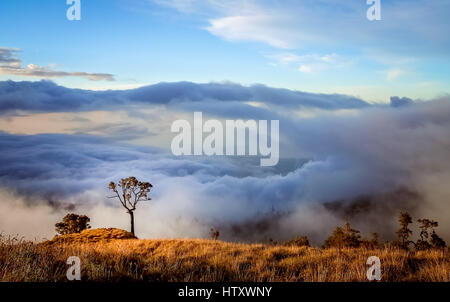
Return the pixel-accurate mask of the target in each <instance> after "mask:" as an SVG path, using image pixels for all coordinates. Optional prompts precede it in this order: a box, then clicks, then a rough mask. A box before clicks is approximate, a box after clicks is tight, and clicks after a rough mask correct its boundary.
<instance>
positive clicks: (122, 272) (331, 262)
mask: <svg viewBox="0 0 450 302" xmlns="http://www.w3.org/2000/svg"><path fill="white" fill-rule="evenodd" d="M89 232H90V233H89ZM102 233H103V234H102ZM126 233H127V232H124V231H119V230H111V229H109V230H106V231H105V230H103V231H102V230H90V231H88V232H87V233H84V234H83V235H80V234H78V236H75V237H74V238H75V242H70V243H69V242H68V240H62V239H54V240H53V241H52V242H46V243H42V244H32V243H26V242H16V241H14V240H7V239H3V240H1V242H0V280H1V281H66V280H67V279H66V270H67V268H68V265H67V264H66V260H67V258H68V257H69V256H78V257H80V259H81V265H82V273H81V276H82V280H84V281H123V280H131V281H187V282H190V281H225V282H226V281H275V282H277V281H367V279H366V271H367V269H368V265H366V261H367V258H368V257H370V256H378V257H379V258H380V259H381V269H382V281H427V282H434V281H445V282H448V281H449V272H450V261H449V260H450V255H449V254H448V252H446V254H444V253H443V252H442V251H426V252H417V253H407V252H405V251H402V250H398V249H394V248H383V249H376V250H367V249H362V248H361V249H342V250H337V249H320V248H313V247H292V246H270V245H263V244H240V243H228V242H221V241H213V240H201V239H177V240H139V239H126V240H124V239H114V236H119V237H120V238H129V237H127V235H126ZM93 234H96V235H95V236H93ZM112 234H115V235H114V236H113V235H112ZM120 234H122V235H120ZM89 236H91V237H92V238H91V240H85V238H82V237H89ZM124 236H125V237H124ZM66 239H67V237H66Z"/></svg>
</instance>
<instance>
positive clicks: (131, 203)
mask: <svg viewBox="0 0 450 302" xmlns="http://www.w3.org/2000/svg"><path fill="white" fill-rule="evenodd" d="M152 187H153V186H152V184H151V183H149V182H141V181H139V180H137V179H136V177H133V176H131V177H128V178H122V179H121V180H120V181H119V182H118V183H117V184H116V183H115V182H113V181H111V182H110V183H109V189H110V190H111V191H113V192H114V193H115V194H116V195H114V196H110V197H109V198H117V199H118V200H119V201H120V203H121V204H122V206H123V207H124V208H125V209H126V210H127V213H128V214H130V221H131V233H132V234H133V235H134V211H135V210H136V206H137V204H138V203H139V202H140V201H145V200H151V198H150V197H148V194H149V193H150V189H151V188H152Z"/></svg>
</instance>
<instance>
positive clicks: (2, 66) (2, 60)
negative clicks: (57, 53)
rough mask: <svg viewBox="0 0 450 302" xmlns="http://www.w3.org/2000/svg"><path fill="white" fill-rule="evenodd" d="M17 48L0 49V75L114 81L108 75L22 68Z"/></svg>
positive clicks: (111, 76)
mask: <svg viewBox="0 0 450 302" xmlns="http://www.w3.org/2000/svg"><path fill="white" fill-rule="evenodd" d="M19 51H20V50H19V49H17V48H5V47H0V74H5V75H15V76H23V77H36V78H59V77H82V78H85V79H88V80H90V81H114V76H113V75H112V74H108V73H89V72H80V71H75V72H66V71H58V70H54V69H53V68H52V67H51V66H48V67H44V66H39V65H36V64H28V65H27V66H22V60H20V59H19V57H18V56H17V55H18V52H19Z"/></svg>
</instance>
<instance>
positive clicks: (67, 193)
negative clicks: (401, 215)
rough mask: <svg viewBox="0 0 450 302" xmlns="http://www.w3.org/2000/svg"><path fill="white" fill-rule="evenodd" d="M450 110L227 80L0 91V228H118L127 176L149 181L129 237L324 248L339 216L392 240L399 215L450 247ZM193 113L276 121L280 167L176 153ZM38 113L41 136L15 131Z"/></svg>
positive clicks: (48, 233)
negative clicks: (117, 188)
mask: <svg viewBox="0 0 450 302" xmlns="http://www.w3.org/2000/svg"><path fill="white" fill-rule="evenodd" d="M449 101H450V99H449V97H448V96H443V97H441V98H439V99H434V100H427V101H423V100H415V101H413V100H410V99H408V98H398V97H393V98H391V103H390V104H385V105H383V104H370V103H368V102H365V101H364V100H362V99H359V98H356V97H350V96H345V95H326V94H312V93H304V92H297V91H291V90H286V89H276V88H270V87H266V86H263V85H254V86H248V87H247V86H242V85H239V84H235V83H209V84H195V83H190V82H180V83H160V84H156V85H150V86H146V87H142V88H137V89H132V90H124V91H112V90H110V91H88V90H80V89H69V88H65V87H61V86H58V85H56V84H54V83H53V82H49V81H39V82H13V81H6V82H0V125H3V127H4V129H2V130H3V132H1V133H0V181H1V189H0V197H1V199H0V208H1V210H0V230H1V231H3V232H4V233H7V234H20V235H23V236H25V237H27V238H37V239H41V238H50V237H52V236H53V235H54V228H53V225H54V223H56V222H57V221H58V220H60V219H61V218H62V217H63V216H64V215H65V214H66V213H67V212H69V211H73V212H77V213H83V214H87V215H88V216H90V217H91V222H92V223H91V224H92V225H93V226H94V227H120V228H124V229H127V228H128V217H127V214H126V213H125V211H124V209H122V208H120V206H119V204H118V202H115V201H114V200H112V199H108V198H107V196H109V192H108V190H107V185H108V183H109V181H111V180H114V181H117V180H119V179H120V178H123V177H128V176H136V177H137V178H138V179H142V180H145V181H150V182H151V183H152V184H153V185H154V189H153V191H152V192H151V197H152V201H150V202H145V203H142V204H140V207H139V208H138V209H137V211H136V232H137V235H138V236H139V237H148V238H156V237H207V236H208V232H209V229H210V228H211V227H215V228H217V229H219V231H220V233H221V235H220V237H221V238H222V239H227V240H243V241H267V240H269V239H270V238H272V239H274V240H285V239H288V238H290V237H292V236H295V235H308V236H309V237H310V238H311V239H312V241H313V242H315V243H321V242H322V240H323V239H324V238H326V237H327V236H328V235H329V233H330V232H331V231H332V229H333V227H335V226H336V225H337V224H340V223H342V222H343V221H345V220H346V219H349V220H350V221H351V222H352V224H354V225H355V226H356V227H357V228H359V229H361V230H362V231H363V234H364V235H369V234H370V233H371V232H375V231H376V232H379V233H381V235H382V237H383V238H385V239H392V237H393V236H394V231H395V228H396V215H397V214H398V212H399V211H400V210H408V211H410V212H411V213H412V214H413V216H414V218H416V219H417V218H421V217H427V218H432V219H435V220H437V221H439V223H440V227H439V229H438V233H440V234H442V235H443V236H444V237H445V238H446V239H450V233H449V231H448V230H450V224H449V222H448V221H450V219H449V218H450V206H449V204H448V200H450V186H448V184H449V183H450V163H449V159H450V155H449V154H450V102H449ZM194 111H201V112H203V113H204V115H205V116H206V117H208V116H210V117H211V118H217V119H244V120H246V119H257V120H258V119H267V120H274V119H277V120H280V155H281V160H280V163H279V164H278V166H276V167H260V166H259V161H258V160H256V159H255V158H249V157H232V158H227V157H174V156H173V155H172V154H171V153H170V139H171V138H172V137H173V136H174V134H172V133H170V124H171V122H173V121H174V120H176V119H178V118H189V117H190V116H191V115H192V113H193V112H194ZM42 116H44V117H45V119H46V121H47V120H48V121H49V123H50V124H49V126H48V128H45V129H41V130H39V131H35V132H33V131H31V130H30V129H32V128H33V127H32V126H31V127H22V126H25V125H33V123H36V125H37V123H39V121H42ZM55 120H57V121H58V122H54V123H52V121H55ZM5 125H16V126H14V127H6V126H5Z"/></svg>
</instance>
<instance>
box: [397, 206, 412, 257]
mask: <svg viewBox="0 0 450 302" xmlns="http://www.w3.org/2000/svg"><path fill="white" fill-rule="evenodd" d="M398 222H399V223H400V229H399V230H398V231H397V236H398V239H399V242H400V244H401V246H402V247H403V248H404V249H408V244H409V243H411V242H412V241H409V240H408V239H409V236H410V235H411V234H412V231H411V230H410V229H408V225H409V224H410V223H412V218H411V215H409V214H408V213H407V212H400V215H399V217H398Z"/></svg>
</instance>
